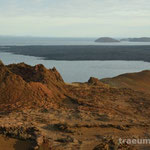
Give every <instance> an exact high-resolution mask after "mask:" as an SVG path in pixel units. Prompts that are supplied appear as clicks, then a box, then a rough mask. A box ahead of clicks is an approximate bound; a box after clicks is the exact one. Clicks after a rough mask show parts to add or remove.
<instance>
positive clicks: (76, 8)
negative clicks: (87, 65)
mask: <svg viewBox="0 0 150 150" xmlns="http://www.w3.org/2000/svg"><path fill="white" fill-rule="evenodd" d="M149 6H150V0H11V1H10V0H0V26H1V28H0V32H1V33H4V34H9V33H10V34H15V33H16V34H23V33H24V34H26V33H27V34H30V33H31V34H39V35H46V34H50V33H47V31H46V30H49V31H50V32H51V33H52V32H53V35H60V34H61V35H62V36H63V35H66V34H70V35H72V36H74V35H80V34H81V33H82V34H84V35H89V36H90V35H97V34H101V33H103V35H107V34H108V33H109V34H117V35H120V34H122V33H127V31H128V30H129V32H131V31H130V30H133V28H134V29H136V30H133V31H134V32H135V33H136V32H139V28H140V32H141V34H142V31H143V34H145V35H146V34H150V31H149V30H148V28H147V26H149V25H150V9H149ZM10 26H11V27H10ZM40 29H43V30H42V31H39V30H40ZM67 29H68V31H69V33H68V32H67V33H66V31H67ZM81 30H82V31H83V32H82V31H81ZM114 30H115V31H114ZM4 31H5V32H4ZM23 31H24V32H23ZM58 31H59V33H60V34H59V33H58ZM124 31H126V32H124ZM117 32H118V33H117ZM55 33H56V34H55ZM135 33H134V34H135ZM128 34H129V33H128ZM84 35H83V36H84Z"/></svg>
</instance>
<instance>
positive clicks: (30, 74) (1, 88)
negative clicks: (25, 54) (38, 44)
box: [0, 63, 66, 110]
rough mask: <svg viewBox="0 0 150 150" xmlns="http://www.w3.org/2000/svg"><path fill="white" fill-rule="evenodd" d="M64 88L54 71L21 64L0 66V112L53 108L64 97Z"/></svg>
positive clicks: (61, 80) (38, 66)
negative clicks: (5, 110)
mask: <svg viewBox="0 0 150 150" xmlns="http://www.w3.org/2000/svg"><path fill="white" fill-rule="evenodd" d="M65 89H66V88H65V83H64V81H63V79H62V77H61V76H60V74H59V73H58V72H57V70H56V69H55V68H53V69H49V70H48V69H46V68H45V67H44V66H43V65H36V66H34V67H31V66H29V65H26V64H24V63H21V64H13V65H8V66H5V65H3V64H2V63H1V65H0V104H1V105H0V109H3V110H4V109H5V108H6V109H18V108H19V109H20V108H23V107H28V108H30V107H37V106H38V107H48V106H51V105H52V106H53V105H54V106H56V105H57V103H56V102H57V101H58V102H59V101H60V100H61V99H64V98H65V93H66V90H65Z"/></svg>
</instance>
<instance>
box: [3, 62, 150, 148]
mask: <svg viewBox="0 0 150 150" xmlns="http://www.w3.org/2000/svg"><path fill="white" fill-rule="evenodd" d="M149 72H150V71H143V72H141V73H134V74H125V75H121V76H118V77H116V78H113V79H104V80H99V79H96V78H94V77H91V78H90V79H89V81H88V82H86V83H70V84H67V83H65V82H64V81H63V79H62V77H61V75H60V74H59V73H58V71H57V70H56V68H53V69H46V68H45V67H44V66H43V65H36V66H29V65H27V64H24V63H20V64H12V65H8V66H6V65H4V64H3V63H2V62H0V147H1V148H5V149H8V150H17V149H21V150H29V149H31V148H32V149H37V150H41V149H45V150H70V149H72V150H102V149H103V150H114V149H115V150H126V149H128V150H133V149H137V150H141V149H146V148H147V149H148V148H149V147H148V146H149V145H131V144H128V143H126V142H125V143H118V141H119V139H120V138H121V139H127V138H129V139H149V137H150V134H149V133H150V118H149V116H150V109H149V107H150V93H149V92H148V91H149V89H150V86H149V77H150V73H149ZM144 79H146V81H145V80H144ZM107 83H108V84H107ZM6 137H7V140H6ZM25 145H26V146H25Z"/></svg>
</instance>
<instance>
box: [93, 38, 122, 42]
mask: <svg viewBox="0 0 150 150" xmlns="http://www.w3.org/2000/svg"><path fill="white" fill-rule="evenodd" d="M95 42H102V43H103V42H104V43H112V42H120V41H119V40H116V39H113V38H110V37H101V38H98V39H97V40H95Z"/></svg>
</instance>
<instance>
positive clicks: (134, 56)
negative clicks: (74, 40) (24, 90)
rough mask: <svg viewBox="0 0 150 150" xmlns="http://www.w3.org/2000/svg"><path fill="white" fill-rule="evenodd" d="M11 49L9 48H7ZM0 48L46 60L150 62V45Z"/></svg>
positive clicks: (0, 48)
mask: <svg viewBox="0 0 150 150" xmlns="http://www.w3.org/2000/svg"><path fill="white" fill-rule="evenodd" d="M5 47H9V48H5ZM5 47H4V46H0V52H10V53H14V54H21V55H28V56H35V57H42V58H44V59H46V60H68V61H78V60H80V61H82V60H83V61H84V60H130V61H131V60H133V61H146V62H150V45H143V46H142V45H139V46H138V45H137V46H134V45H132V46H131V45H130V46H125V45H124V46H119V45H117V46H116V45H108V46H106V45H86V46H83V45H82V46H77V45H76V46H69V45H66V46H63V45H61V46H5Z"/></svg>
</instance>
